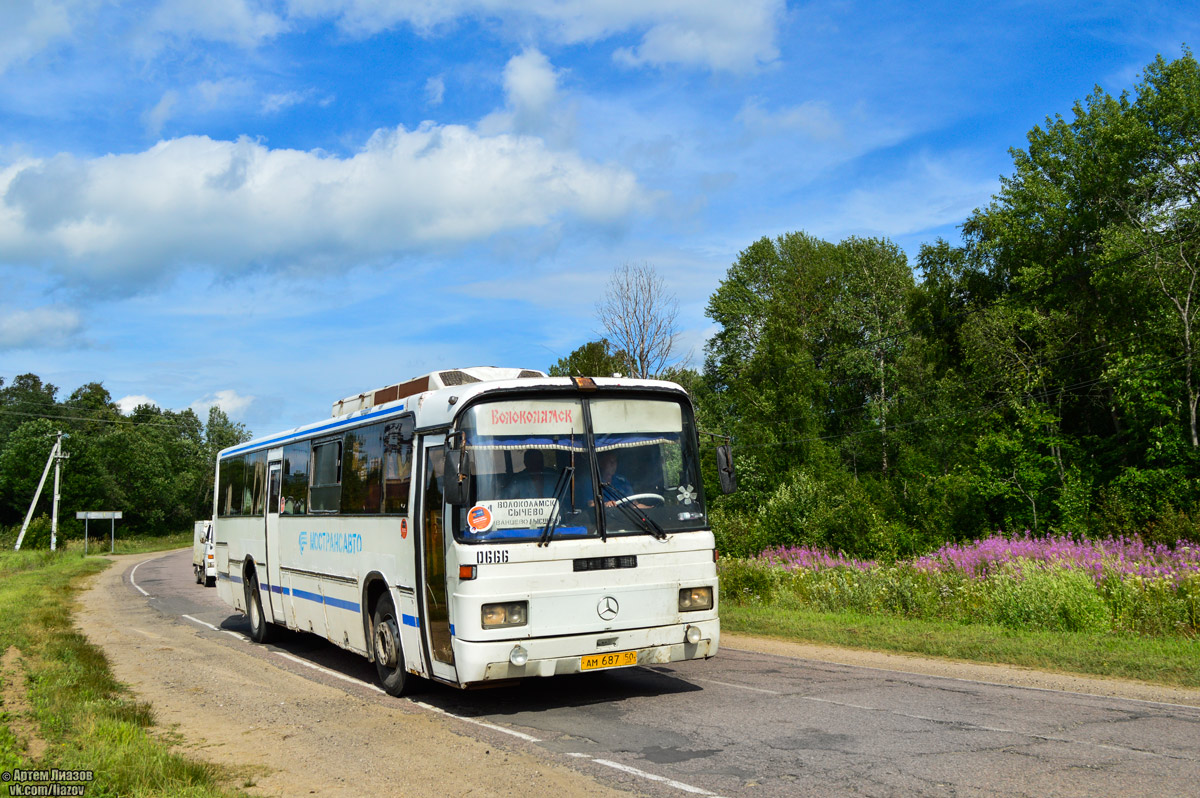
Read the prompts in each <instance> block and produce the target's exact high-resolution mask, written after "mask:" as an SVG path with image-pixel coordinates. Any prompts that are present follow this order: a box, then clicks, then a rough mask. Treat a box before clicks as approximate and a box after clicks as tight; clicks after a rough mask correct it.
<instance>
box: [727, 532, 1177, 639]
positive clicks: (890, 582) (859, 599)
mask: <svg viewBox="0 0 1200 798" xmlns="http://www.w3.org/2000/svg"><path fill="white" fill-rule="evenodd" d="M721 590H722V596H723V597H724V599H725V600H726V601H734V602H741V603H749V604H755V603H758V604H772V603H779V604H782V605H786V606H793V607H807V608H810V609H813V610H816V611H819V612H857V613H864V614H883V615H890V616H894V617H901V618H914V619H928V620H932V619H938V620H945V621H954V622H958V623H988V624H996V625H999V626H1003V627H1007V628H1010V629H1017V630H1039V631H1065V632H1127V633H1135V634H1142V635H1151V636H1154V635H1182V636H1185V637H1194V636H1196V635H1197V633H1198V632H1200V548H1198V547H1196V546H1194V545H1192V544H1187V543H1184V542H1180V543H1179V544H1177V545H1176V546H1174V547H1170V546H1164V545H1157V546H1150V545H1147V544H1145V543H1143V542H1142V541H1141V540H1138V539H1130V538H1121V539H1113V538H1108V539H1104V540H1099V541H1088V540H1070V539H1066V538H1053V537H1052V538H1040V539H1035V538H1031V537H1028V536H1026V537H1023V538H1017V539H1007V538H1004V537H1002V536H993V537H990V538H986V539H983V540H979V541H976V542H975V543H974V544H969V545H961V546H959V545H956V546H944V547H942V548H941V549H939V550H937V551H936V552H933V553H932V554H930V555H927V556H924V557H919V558H914V559H912V560H909V561H903V562H898V563H894V564H890V565H882V564H879V563H877V562H874V561H862V560H852V559H849V558H846V557H843V556H841V555H835V554H830V553H828V552H822V551H820V550H815V549H811V548H805V547H801V548H776V549H770V550H767V551H765V552H763V554H761V555H760V556H759V557H756V558H750V559H726V560H723V561H722V564H721Z"/></svg>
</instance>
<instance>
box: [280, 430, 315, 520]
mask: <svg viewBox="0 0 1200 798" xmlns="http://www.w3.org/2000/svg"><path fill="white" fill-rule="evenodd" d="M311 454H312V450H311V447H310V446H309V444H308V442H307V441H305V442H304V443H293V444H289V445H288V446H285V447H284V448H283V514H284V515H304V513H305V511H306V510H307V508H308V460H309V457H310V456H311Z"/></svg>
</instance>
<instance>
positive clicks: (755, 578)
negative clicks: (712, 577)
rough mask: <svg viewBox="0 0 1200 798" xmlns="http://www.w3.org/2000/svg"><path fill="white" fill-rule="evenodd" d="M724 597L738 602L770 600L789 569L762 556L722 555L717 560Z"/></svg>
mask: <svg viewBox="0 0 1200 798" xmlns="http://www.w3.org/2000/svg"><path fill="white" fill-rule="evenodd" d="M717 576H718V578H719V579H720V599H721V601H730V602H733V603H735V604H769V603H770V602H771V601H772V600H773V599H774V598H775V596H776V595H777V594H778V592H779V587H780V585H781V583H782V582H783V581H784V580H785V578H786V572H785V571H783V570H782V569H780V568H772V567H771V566H769V565H767V564H766V563H764V562H761V561H759V560H748V559H740V558H736V557H722V558H721V560H720V561H719V562H718V563H717Z"/></svg>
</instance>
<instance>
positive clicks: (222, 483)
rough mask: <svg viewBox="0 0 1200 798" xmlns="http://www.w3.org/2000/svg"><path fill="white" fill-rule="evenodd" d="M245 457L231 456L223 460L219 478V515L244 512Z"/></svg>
mask: <svg viewBox="0 0 1200 798" xmlns="http://www.w3.org/2000/svg"><path fill="white" fill-rule="evenodd" d="M245 468H246V464H245V459H244V458H242V457H240V456H239V457H229V458H226V459H224V460H222V461H221V473H220V477H219V479H218V482H217V484H218V486H219V487H218V491H217V515H222V516H230V515H240V514H241V512H242V481H243V477H242V472H243V471H245Z"/></svg>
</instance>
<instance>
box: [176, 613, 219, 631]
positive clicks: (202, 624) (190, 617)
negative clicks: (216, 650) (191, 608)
mask: <svg viewBox="0 0 1200 798" xmlns="http://www.w3.org/2000/svg"><path fill="white" fill-rule="evenodd" d="M183 617H184V618H187V619H188V620H189V621H191V622H192V623H198V624H200V625H201V626H207V627H208V628H209V629H212V630H213V631H214V632H220V631H221V630H220V629H218V628H217V627H215V626H213V625H212V624H211V623H208V622H207V621H202V620H200V619H199V618H193V617H192V616H190V615H184V616H183Z"/></svg>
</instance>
